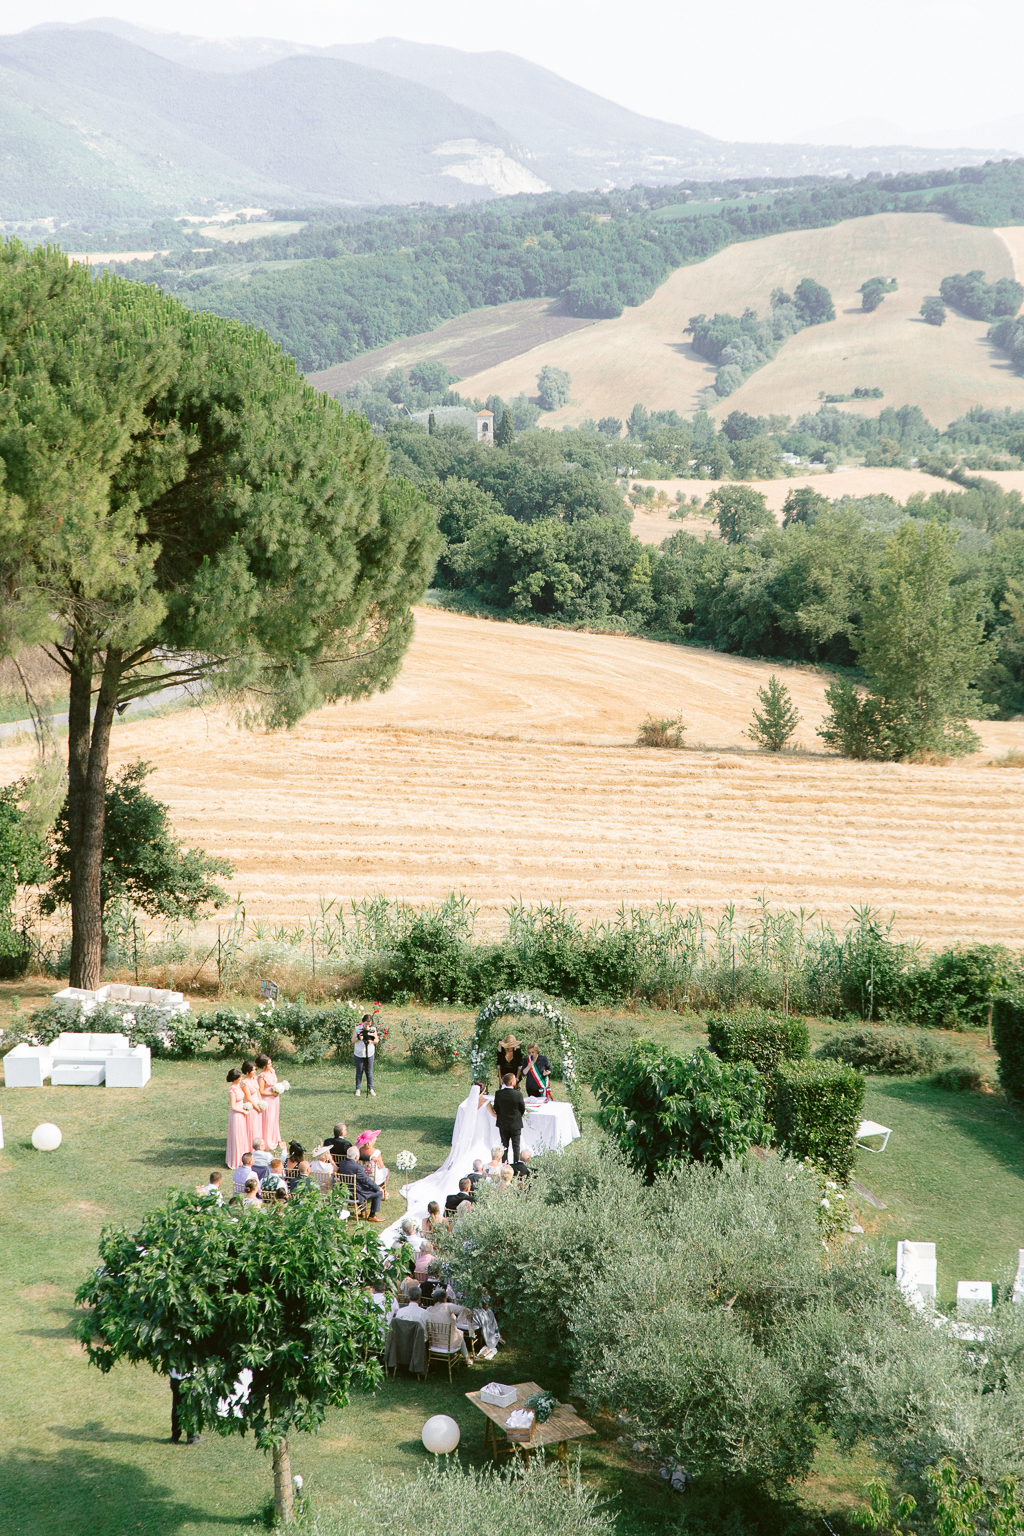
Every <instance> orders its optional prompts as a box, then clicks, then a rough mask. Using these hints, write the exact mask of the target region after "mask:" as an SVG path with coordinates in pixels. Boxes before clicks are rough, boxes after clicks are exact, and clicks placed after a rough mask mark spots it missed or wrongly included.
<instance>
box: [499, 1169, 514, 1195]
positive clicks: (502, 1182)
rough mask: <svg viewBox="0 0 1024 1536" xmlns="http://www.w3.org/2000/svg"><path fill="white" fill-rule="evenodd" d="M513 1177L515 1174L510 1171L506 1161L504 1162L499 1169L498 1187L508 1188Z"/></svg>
mask: <svg viewBox="0 0 1024 1536" xmlns="http://www.w3.org/2000/svg"><path fill="white" fill-rule="evenodd" d="M514 1178H515V1174H514V1173H513V1172H512V1169H511V1168H510V1167H509V1165H508V1163H506V1164H505V1166H504V1168H503V1169H502V1170H501V1178H500V1179H499V1180H498V1188H499V1189H508V1188H510V1187H511V1184H512V1180H513V1179H514Z"/></svg>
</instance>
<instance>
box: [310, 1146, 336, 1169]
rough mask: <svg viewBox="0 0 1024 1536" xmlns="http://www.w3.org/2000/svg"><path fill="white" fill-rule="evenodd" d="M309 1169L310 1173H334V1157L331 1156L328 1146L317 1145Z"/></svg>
mask: <svg viewBox="0 0 1024 1536" xmlns="http://www.w3.org/2000/svg"><path fill="white" fill-rule="evenodd" d="M309 1171H310V1173H329V1174H332V1175H333V1174H334V1172H335V1167H334V1158H333V1157H332V1156H331V1153H330V1149H329V1148H328V1147H317V1148H316V1149H315V1150H314V1152H313V1156H312V1159H311V1161H310V1164H309Z"/></svg>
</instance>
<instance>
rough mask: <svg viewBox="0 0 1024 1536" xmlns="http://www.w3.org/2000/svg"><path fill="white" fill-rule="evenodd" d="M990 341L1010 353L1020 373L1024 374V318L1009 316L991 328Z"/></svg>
mask: <svg viewBox="0 0 1024 1536" xmlns="http://www.w3.org/2000/svg"><path fill="white" fill-rule="evenodd" d="M988 334H989V340H990V341H994V342H995V344H996V346H997V347H1001V348H1002V349H1003V351H1004V352H1008V353H1009V355H1010V358H1011V360H1012V362H1013V366H1014V367H1015V368H1016V370H1017V372H1018V373H1024V317H1022V316H1020V315H1018V316H1017V317H1016V318H1014V317H1012V316H1008V317H1007V318H1006V319H1005V320H1000V321H999V322H998V324H996V325H993V326H991V327H990V328H989V333H988Z"/></svg>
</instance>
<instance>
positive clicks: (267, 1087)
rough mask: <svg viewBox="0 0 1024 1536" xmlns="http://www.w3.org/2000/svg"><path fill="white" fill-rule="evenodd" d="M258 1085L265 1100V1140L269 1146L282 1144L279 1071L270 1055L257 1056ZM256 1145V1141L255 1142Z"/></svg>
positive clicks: (260, 1094) (261, 1096)
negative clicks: (278, 1086)
mask: <svg viewBox="0 0 1024 1536" xmlns="http://www.w3.org/2000/svg"><path fill="white" fill-rule="evenodd" d="M256 1071H257V1074H258V1075H257V1078H256V1086H257V1089H258V1091H259V1096H260V1098H261V1099H262V1101H263V1140H264V1142H265V1143H266V1145H267V1146H268V1147H279V1146H280V1145H281V1096H280V1094H279V1093H278V1091H277V1073H276V1072H275V1071H274V1063H273V1062H272V1061H271V1059H270V1057H269V1056H257V1057H256ZM254 1145H255V1143H254Z"/></svg>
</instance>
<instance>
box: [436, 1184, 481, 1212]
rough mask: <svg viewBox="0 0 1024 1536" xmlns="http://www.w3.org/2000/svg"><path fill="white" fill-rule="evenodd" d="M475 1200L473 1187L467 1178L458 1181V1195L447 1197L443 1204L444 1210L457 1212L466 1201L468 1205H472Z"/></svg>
mask: <svg viewBox="0 0 1024 1536" xmlns="http://www.w3.org/2000/svg"><path fill="white" fill-rule="evenodd" d="M475 1199H476V1196H475V1195H474V1193H473V1185H472V1183H471V1182H470V1180H469V1178H468V1177H467V1178H465V1179H460V1180H459V1190H458V1194H455V1195H449V1196H448V1198H447V1200H446V1201H445V1202H444V1208H445V1210H446V1211H457V1210H459V1209H460V1208H461V1207H462V1205H463V1204H464V1203H465V1202H467V1201H468V1202H469V1204H470V1205H472V1203H473V1201H474V1200H475Z"/></svg>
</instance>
